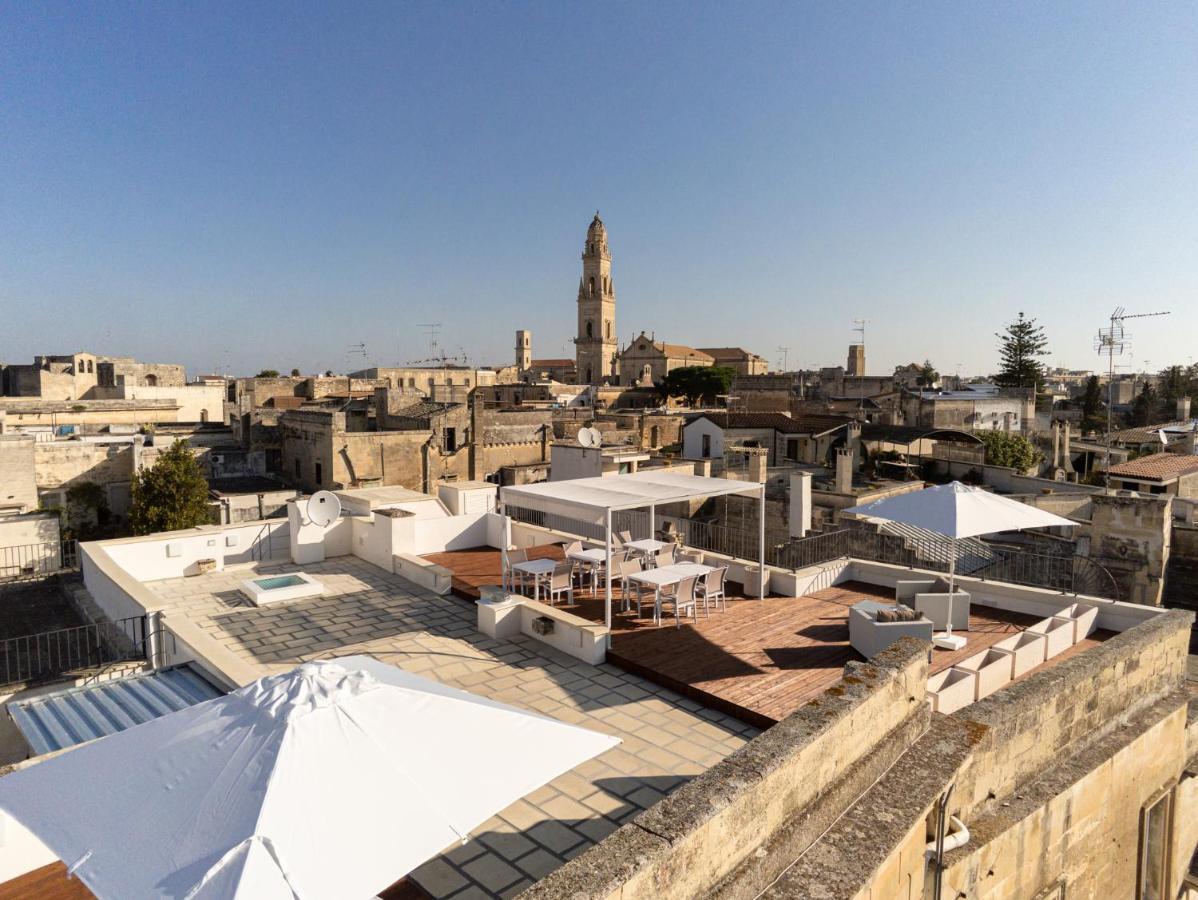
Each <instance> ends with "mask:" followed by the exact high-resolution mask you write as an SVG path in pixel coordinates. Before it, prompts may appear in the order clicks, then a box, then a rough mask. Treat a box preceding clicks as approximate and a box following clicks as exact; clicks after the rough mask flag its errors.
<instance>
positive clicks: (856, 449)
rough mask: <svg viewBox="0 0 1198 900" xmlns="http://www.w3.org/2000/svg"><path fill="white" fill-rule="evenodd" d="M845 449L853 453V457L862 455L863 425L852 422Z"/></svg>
mask: <svg viewBox="0 0 1198 900" xmlns="http://www.w3.org/2000/svg"><path fill="white" fill-rule="evenodd" d="M845 447H846V448H847V449H849V450H851V451H853V456H857V455H859V454H860V453H861V423H860V422H850V423H849V430H848V435H847V437H846V440H845Z"/></svg>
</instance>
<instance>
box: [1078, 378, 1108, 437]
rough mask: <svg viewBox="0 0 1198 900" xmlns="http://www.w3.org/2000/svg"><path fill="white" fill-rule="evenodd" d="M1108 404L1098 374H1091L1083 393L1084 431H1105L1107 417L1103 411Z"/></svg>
mask: <svg viewBox="0 0 1198 900" xmlns="http://www.w3.org/2000/svg"><path fill="white" fill-rule="evenodd" d="M1105 409H1106V404H1105V403H1103V400H1102V387H1101V386H1100V385H1099V384H1098V376H1097V375H1091V376H1090V377H1089V378H1087V379H1086V392H1085V393H1084V394H1082V431H1105V430H1106V419H1104V418H1103V412H1104V411H1105Z"/></svg>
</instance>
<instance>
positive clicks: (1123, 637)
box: [956, 610, 1194, 817]
mask: <svg viewBox="0 0 1198 900" xmlns="http://www.w3.org/2000/svg"><path fill="white" fill-rule="evenodd" d="M1193 620H1194V614H1193V613H1190V612H1186V611H1183V610H1166V611H1164V612H1161V613H1158V614H1157V615H1155V616H1153V617H1152V618H1151V619H1149V620H1148V621H1146V622H1143V623H1141V624H1139V625H1136V626H1135V627H1133V628H1130V629H1128V630H1127V631H1125V632H1123V633H1121V634H1118V635H1116V636H1115V637H1113V638H1110V639H1109V640H1106V641H1104V642H1103V643H1101V644H1099V645H1098V646H1096V647H1090V648H1089V649H1088V650H1086V652H1085V653H1080V654H1078V655H1076V656H1074V657H1071V658H1070V659H1067V660H1065V661H1063V662H1061V663H1058V664H1057V665H1054V666H1052V667H1050V668H1048V669H1046V670H1044V671H1042V672H1038V673H1036V674H1035V675H1033V676H1032V677H1030V678H1027V679H1026V680H1023V681H1019V682H1016V683H1014V684H1011V685H1008V686H1007V687H1006V688H1004V689H1003V690H1001V691H998V692H997V693H995V694H992V695H991V696H989V697H987V698H986V699H984V700H981V701H979V702H977V703H974V704H973V705H971V706H969V707H966V708H965V709H963V710H961V711H960V712H959V713H957V714H956V715H957V716H958V717H960V718H964V719H968V720H969V721H972V722H975V723H978V724H980V725H985V726H986V727H987V731H986V733H985V736H984V738H983V739H982V741H981V742H980V743H979V745H978V747H977V749H976V750H975V751H974V754H973V756H972V758H971V761H970V764H969V765H968V766H967V768H966V770H965V772H964V773H963V776H962V780H961V782H960V784H959V786H958V790H957V795H956V797H957V800H958V801H959V802H960V803H961V804H962V807H963V812H962V814H963V815H964V816H966V817H968V816H969V815H970V814H972V812H973V811H974V810H975V809H977V808H978V807H979V806H980V805H982V804H984V803H985V802H986V801H987V799H989V798H993V797H1002V796H1005V795H1006V794H1007V793H1009V792H1010V791H1011V790H1012V789H1013V788H1014V787H1015V785H1017V784H1019V783H1020V782H1021V781H1023V780H1025V779H1028V778H1031V777H1034V776H1036V775H1037V774H1038V773H1040V772H1041V771H1043V770H1044V769H1045V768H1046V767H1048V766H1051V765H1053V764H1054V763H1057V762H1059V761H1060V760H1061V759H1062V758H1063V757H1064V756H1065V755H1066V754H1068V753H1069V752H1071V751H1072V750H1073V748H1074V747H1075V746H1076V745H1078V744H1080V743H1081V742H1083V741H1085V740H1089V739H1092V738H1093V737H1094V735H1095V734H1096V733H1098V732H1100V731H1101V730H1102V729H1103V728H1104V727H1109V726H1112V725H1113V724H1114V723H1115V722H1116V721H1117V720H1118V719H1119V717H1120V716H1122V715H1124V714H1126V713H1127V712H1128V711H1129V710H1132V709H1134V708H1136V707H1137V706H1138V705H1143V704H1147V703H1151V702H1153V701H1155V700H1157V699H1159V698H1160V697H1161V696H1162V695H1164V694H1167V693H1169V692H1170V691H1175V690H1177V689H1179V688H1181V687H1182V686H1183V685H1184V683H1185V675H1186V654H1187V652H1188V647H1189V640H1190V625H1191V623H1192V622H1193Z"/></svg>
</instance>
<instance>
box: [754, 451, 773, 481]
mask: <svg viewBox="0 0 1198 900" xmlns="http://www.w3.org/2000/svg"><path fill="white" fill-rule="evenodd" d="M768 464H769V457H768V456H766V454H764V453H750V454H749V481H755V482H757V483H758V484H765V482H766V480H767V479H768V478H769V469H768Z"/></svg>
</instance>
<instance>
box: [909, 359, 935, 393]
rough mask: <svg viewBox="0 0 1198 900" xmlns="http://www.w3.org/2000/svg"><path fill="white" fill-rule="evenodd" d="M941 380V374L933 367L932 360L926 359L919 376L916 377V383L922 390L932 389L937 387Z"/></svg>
mask: <svg viewBox="0 0 1198 900" xmlns="http://www.w3.org/2000/svg"><path fill="white" fill-rule="evenodd" d="M939 380H940V373H939V372H937V371H936V369H935V368H934V367H933V366H932V361H931V360H930V359H925V360H924V361H923V365H922V366H920V368H919V375H917V376H916V377H915V383H916V384H918V385H919V386H920V387H922V388H930V387H933V386H935V384H936V382H937V381H939Z"/></svg>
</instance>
